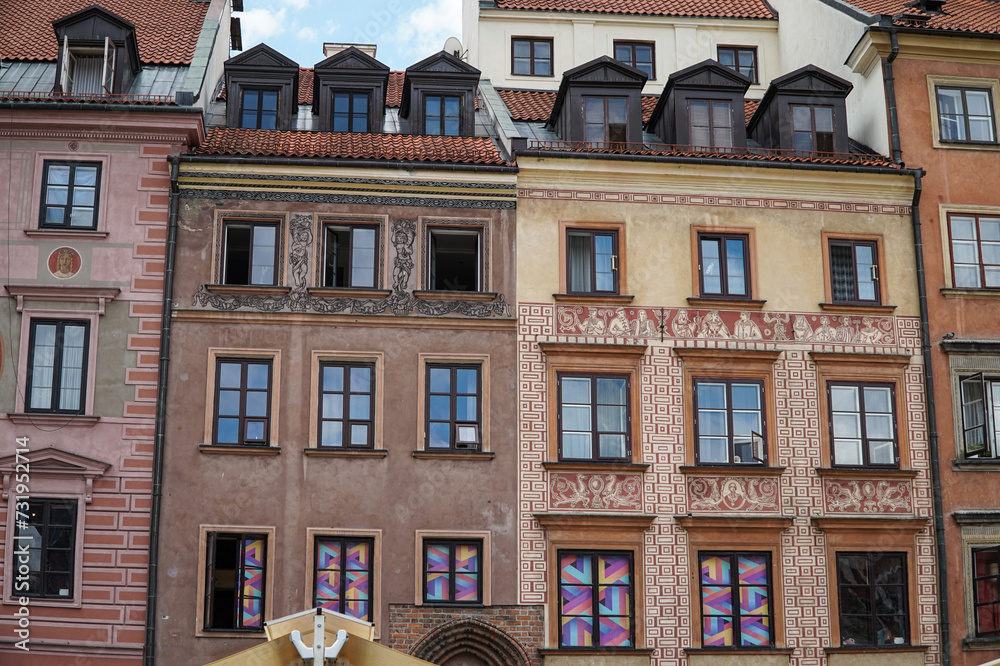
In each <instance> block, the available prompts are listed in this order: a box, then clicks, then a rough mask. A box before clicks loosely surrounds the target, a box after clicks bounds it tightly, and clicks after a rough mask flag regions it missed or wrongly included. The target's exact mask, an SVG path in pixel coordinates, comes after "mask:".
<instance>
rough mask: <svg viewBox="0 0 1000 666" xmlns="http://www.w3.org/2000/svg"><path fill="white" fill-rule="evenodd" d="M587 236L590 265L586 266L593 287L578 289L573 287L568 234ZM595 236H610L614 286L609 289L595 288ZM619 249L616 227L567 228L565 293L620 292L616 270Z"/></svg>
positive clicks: (593, 293) (599, 293) (619, 281)
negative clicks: (588, 238)
mask: <svg viewBox="0 0 1000 666" xmlns="http://www.w3.org/2000/svg"><path fill="white" fill-rule="evenodd" d="M574 235H576V236H589V237H590V266H589V268H588V273H589V276H590V277H589V279H590V284H591V286H592V287H593V288H592V289H590V290H579V289H573V280H572V275H573V265H572V251H571V248H570V236H574ZM597 236H609V237H610V238H611V253H612V254H611V274H612V278H613V280H614V286H613V287H612V289H611V290H600V289H597V253H596V252H595V251H594V247H595V243H594V239H595V237H597ZM620 256H621V254H620V251H619V247H618V230H617V229H584V228H579V229H578V228H567V229H566V293H568V294H589V295H614V294H619V293H621V279H620V274H619V271H618V266H619V263H620Z"/></svg>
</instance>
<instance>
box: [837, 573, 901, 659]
mask: <svg viewBox="0 0 1000 666" xmlns="http://www.w3.org/2000/svg"><path fill="white" fill-rule="evenodd" d="M837 596H838V598H839V605H840V642H841V645H857V646H862V647H868V646H876V645H908V644H909V642H910V641H909V631H908V629H909V625H910V621H909V604H908V601H907V589H906V554H905V553H837Z"/></svg>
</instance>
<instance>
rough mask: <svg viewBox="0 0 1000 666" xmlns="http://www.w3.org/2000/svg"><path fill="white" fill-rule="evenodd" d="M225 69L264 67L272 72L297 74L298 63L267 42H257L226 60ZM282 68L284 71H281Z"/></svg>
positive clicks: (249, 69)
mask: <svg viewBox="0 0 1000 666" xmlns="http://www.w3.org/2000/svg"><path fill="white" fill-rule="evenodd" d="M226 69H227V70H229V69H239V70H247V71H253V70H255V69H266V70H268V71H273V72H276V73H277V72H281V73H282V74H285V73H289V72H290V73H294V74H296V75H297V74H298V72H299V64H298V63H297V62H295V61H294V60H291V59H290V58H287V57H285V56H283V55H281V54H280V53H278V52H277V51H275V50H274V49H272V48H271V47H270V46H268V45H267V44H258V45H257V46H255V47H253V48H251V49H247V50H246V51H244V52H243V53H241V54H239V55H238V56H233V57H232V58H230V59H229V60H227V61H226ZM283 70H284V71H283Z"/></svg>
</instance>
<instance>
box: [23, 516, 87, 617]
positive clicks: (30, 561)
mask: <svg viewBox="0 0 1000 666" xmlns="http://www.w3.org/2000/svg"><path fill="white" fill-rule="evenodd" d="M19 504H20V502H19ZM27 505H28V508H27V510H26V511H24V512H22V511H18V516H17V517H18V520H17V521H16V523H15V524H16V526H17V532H16V535H15V536H14V547H15V548H22V549H23V548H27V554H28V556H27V561H25V560H24V559H19V562H20V564H21V565H22V566H24V565H26V566H27V572H25V571H23V570H21V571H20V574H22V575H23V576H24V577H22V575H19V576H18V577H17V579H16V580H15V581H14V586H13V594H15V595H19V596H26V597H39V598H42V599H71V598H72V597H73V572H74V555H75V553H76V518H77V513H76V512H77V503H76V500H67V499H30V500H27ZM22 514H23V515H22Z"/></svg>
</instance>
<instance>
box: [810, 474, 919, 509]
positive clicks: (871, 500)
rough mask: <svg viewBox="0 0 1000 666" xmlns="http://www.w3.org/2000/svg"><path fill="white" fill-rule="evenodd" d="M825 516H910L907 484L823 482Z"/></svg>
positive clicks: (911, 504)
mask: <svg viewBox="0 0 1000 666" xmlns="http://www.w3.org/2000/svg"><path fill="white" fill-rule="evenodd" d="M823 497H824V500H825V503H826V512H827V513H869V514H871V513H913V487H912V482H911V481H909V480H902V481H893V480H888V479H865V480H857V481H856V480H850V479H823Z"/></svg>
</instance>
